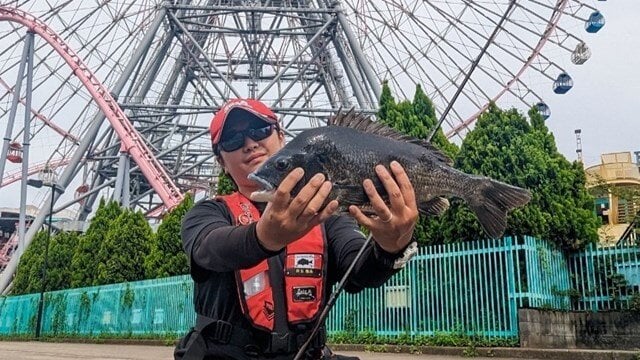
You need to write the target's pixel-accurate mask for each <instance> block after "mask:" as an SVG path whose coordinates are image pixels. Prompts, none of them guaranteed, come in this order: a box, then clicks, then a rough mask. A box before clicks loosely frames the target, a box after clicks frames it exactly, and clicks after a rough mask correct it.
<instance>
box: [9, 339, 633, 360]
mask: <svg viewBox="0 0 640 360" xmlns="http://www.w3.org/2000/svg"><path fill="white" fill-rule="evenodd" d="M343 350H344V349H340V350H339V351H336V352H338V353H339V354H343V355H351V356H358V357H360V359H362V360H374V359H375V360H377V359H382V360H391V359H393V360H455V359H469V357H464V356H462V352H463V351H464V350H465V349H462V348H422V352H423V354H408V353H372V352H365V351H356V350H358V347H351V349H350V350H349V351H343ZM396 351H403V349H396ZM477 354H479V355H490V356H491V357H473V359H478V360H488V359H498V358H499V359H503V360H515V359H525V360H541V359H549V360H551V359H557V360H637V359H639V357H638V356H640V355H639V354H640V353H639V352H635V351H611V350H544V349H519V348H508V349H506V348H502V349H500V348H495V349H478V353H477ZM0 359H12V360H13V359H15V360H67V359H86V360H159V359H168V360H172V359H173V347H172V346H159V345H123V344H79V343H53V342H27V341H24V342H10V341H0Z"/></svg>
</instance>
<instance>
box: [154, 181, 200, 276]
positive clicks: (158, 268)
mask: <svg viewBox="0 0 640 360" xmlns="http://www.w3.org/2000/svg"><path fill="white" fill-rule="evenodd" d="M192 207H193V197H192V196H191V194H189V193H187V194H186V195H185V197H184V200H183V201H182V202H181V203H180V205H178V206H176V207H175V208H174V209H173V210H172V211H171V212H170V213H168V214H167V215H165V217H164V219H162V223H161V224H160V226H159V227H158V231H157V232H156V235H155V236H154V237H153V240H152V242H151V252H150V253H149V255H148V256H147V258H146V259H145V274H146V278H147V279H154V278H161V277H169V276H174V275H182V274H188V273H189V263H188V259H187V255H186V254H185V253H184V251H183V250H182V239H181V236H180V227H181V224H182V218H183V217H184V215H185V214H186V213H187V211H189V209H191V208H192Z"/></svg>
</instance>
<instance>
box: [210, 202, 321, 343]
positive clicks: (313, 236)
mask: <svg viewBox="0 0 640 360" xmlns="http://www.w3.org/2000/svg"><path fill="white" fill-rule="evenodd" d="M218 198H219V199H221V200H223V201H224V202H225V204H226V205H227V207H228V208H229V210H230V211H231V214H232V215H233V219H234V221H235V225H248V224H250V223H252V222H255V221H258V219H259V218H260V212H259V211H258V209H257V208H256V207H255V206H254V205H253V204H252V203H251V201H249V200H248V199H247V198H246V197H245V196H243V195H242V194H240V193H238V192H236V193H233V194H231V195H226V196H219V197H218ZM277 258H278V256H274V257H272V258H270V259H265V260H263V261H261V262H260V263H259V264H258V265H256V266H254V267H252V268H248V269H241V270H238V271H236V287H237V289H238V295H239V297H240V304H241V306H242V312H243V313H244V315H245V316H246V317H247V318H248V319H249V321H250V322H251V323H252V324H253V326H255V327H257V328H261V329H264V330H267V331H270V332H271V331H274V330H276V329H275V327H276V326H275V319H276V317H279V318H280V319H282V318H281V317H283V316H284V314H280V313H278V312H277V311H276V309H278V308H280V309H283V308H284V309H286V322H288V323H289V324H291V325H293V324H300V323H309V322H312V321H314V320H315V319H316V318H317V316H318V315H319V313H320V310H321V307H322V304H323V301H324V292H325V286H326V268H327V256H326V242H325V237H324V235H323V231H322V228H321V226H319V225H318V226H316V227H314V228H313V229H312V230H311V231H309V232H308V233H307V234H306V235H305V236H303V237H302V238H300V239H299V240H296V241H294V242H292V243H290V244H289V245H287V247H286V249H285V258H284V259H285V260H284V262H285V263H284V264H283V265H284V267H282V266H279V264H281V263H279V261H280V260H279V259H277ZM278 292H279V293H278ZM282 299H284V301H283V300H282ZM278 301H283V302H284V304H277V302H278ZM278 305H280V306H278ZM282 305H284V307H283V306H282Z"/></svg>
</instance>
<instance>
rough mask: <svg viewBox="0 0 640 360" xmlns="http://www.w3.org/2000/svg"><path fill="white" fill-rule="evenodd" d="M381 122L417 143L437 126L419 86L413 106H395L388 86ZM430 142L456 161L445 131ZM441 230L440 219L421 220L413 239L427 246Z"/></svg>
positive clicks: (427, 100)
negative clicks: (415, 140)
mask: <svg viewBox="0 0 640 360" xmlns="http://www.w3.org/2000/svg"><path fill="white" fill-rule="evenodd" d="M378 119H379V120H380V121H382V122H384V123H385V124H387V125H389V126H390V127H392V128H394V129H396V130H398V131H399V132H401V133H403V134H407V135H410V136H412V137H414V138H417V139H427V138H428V136H429V135H430V133H431V131H432V129H433V127H434V126H435V125H436V124H437V119H436V114H435V108H434V106H433V103H432V102H431V100H430V99H429V98H428V97H427V95H426V94H425V93H424V92H423V91H422V88H421V87H420V86H417V87H416V92H415V94H414V97H413V102H410V101H403V102H400V103H396V102H395V99H394V98H393V96H392V95H391V90H390V89H389V87H388V86H387V84H386V83H385V84H384V86H383V88H382V94H381V96H380V108H379V112H378ZM431 142H432V144H433V145H434V146H435V147H436V148H438V149H440V150H441V151H442V152H444V153H445V154H447V155H448V156H449V157H451V158H454V157H455V156H456V154H457V153H458V151H459V149H458V147H457V146H456V145H455V144H452V143H450V142H449V141H448V140H447V138H446V137H445V136H444V133H443V132H442V129H438V131H436V133H435V135H434V137H433V139H432V141H431ZM441 226H442V223H441V221H439V220H438V219H437V218H433V217H430V218H427V217H425V216H420V219H419V221H418V224H417V225H416V229H415V230H414V237H415V238H416V239H418V241H419V242H420V243H421V244H424V243H427V242H429V240H430V239H431V238H432V235H431V234H437V233H438V232H439V231H440V228H441Z"/></svg>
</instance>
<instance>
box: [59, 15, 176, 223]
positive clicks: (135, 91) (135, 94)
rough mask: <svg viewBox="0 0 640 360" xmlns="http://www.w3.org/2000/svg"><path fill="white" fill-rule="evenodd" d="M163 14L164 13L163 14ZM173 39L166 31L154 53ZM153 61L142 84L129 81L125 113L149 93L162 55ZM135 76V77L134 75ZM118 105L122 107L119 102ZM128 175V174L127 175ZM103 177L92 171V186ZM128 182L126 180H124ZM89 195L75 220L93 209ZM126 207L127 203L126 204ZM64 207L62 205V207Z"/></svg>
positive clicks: (102, 181) (142, 55) (85, 216)
mask: <svg viewBox="0 0 640 360" xmlns="http://www.w3.org/2000/svg"><path fill="white" fill-rule="evenodd" d="M163 16H164V15H163ZM163 16H160V15H159V16H158V17H160V18H162V17H163ZM150 31H151V32H153V31H157V28H152V29H150ZM172 41H173V32H168V33H167V35H166V36H165V37H164V38H163V39H162V43H161V45H160V46H159V47H158V49H157V50H156V54H167V53H168V50H169V47H170V46H171V43H172ZM147 52H148V48H147V49H145V50H144V52H143V54H141V56H140V58H141V59H142V57H146V56H147ZM154 59H155V60H154V61H153V62H152V63H151V64H150V65H149V66H148V68H147V69H145V70H144V71H143V73H144V74H145V76H146V78H145V80H144V81H143V83H142V84H138V85H137V88H136V83H135V82H134V81H132V82H131V86H130V87H129V90H128V91H127V96H125V98H131V99H130V100H129V101H130V104H131V105H132V108H131V109H123V110H126V111H127V113H129V114H131V113H135V111H134V110H135V105H140V104H142V102H143V99H144V98H145V96H146V95H147V94H148V93H149V91H150V89H151V87H152V85H153V80H154V79H155V77H156V75H157V74H158V71H159V69H160V66H161V65H162V61H163V59H164V58H163V57H162V56H155V57H154ZM138 63H139V64H142V61H141V60H140V61H138ZM140 68H141V67H138V71H139V70H140ZM136 78H137V77H136ZM119 104H120V107H121V108H122V105H121V103H119ZM111 133H113V130H111ZM141 133H142V131H141ZM108 142H110V140H108V141H107V143H108ZM120 146H121V145H118V147H117V148H114V149H113V151H112V154H113V155H116V149H118V148H119V147H120ZM98 162H99V165H98V168H103V164H104V162H105V160H103V159H101V160H99V161H98ZM127 176H128V175H127ZM104 181H105V179H104V177H103V176H101V175H100V174H99V172H98V171H95V172H94V179H93V180H92V182H91V183H92V187H93V186H96V185H100V184H102V183H104ZM126 183H128V181H127V182H126ZM91 195H93V196H88V197H86V199H87V200H86V201H85V202H84V204H83V205H82V207H81V209H80V211H79V212H78V215H77V220H80V221H84V220H85V219H86V218H87V216H89V214H90V213H91V211H92V210H93V206H94V204H95V202H96V200H97V199H98V196H97V192H95V193H94V192H91ZM76 202H77V201H74V202H73V203H72V204H74V203H76ZM127 207H128V205H127ZM64 208H66V207H63V209H64Z"/></svg>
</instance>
